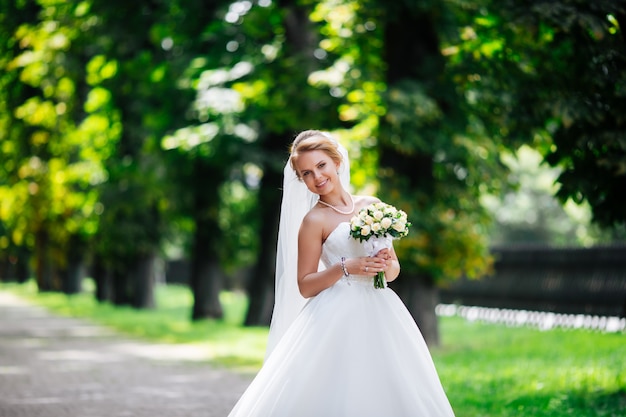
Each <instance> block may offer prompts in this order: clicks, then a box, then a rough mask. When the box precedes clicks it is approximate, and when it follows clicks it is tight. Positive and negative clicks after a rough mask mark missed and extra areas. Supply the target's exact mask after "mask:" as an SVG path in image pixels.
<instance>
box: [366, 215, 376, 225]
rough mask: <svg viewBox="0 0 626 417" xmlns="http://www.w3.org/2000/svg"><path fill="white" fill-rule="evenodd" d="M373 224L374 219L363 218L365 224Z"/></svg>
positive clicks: (369, 217)
mask: <svg viewBox="0 0 626 417" xmlns="http://www.w3.org/2000/svg"><path fill="white" fill-rule="evenodd" d="M372 223H374V219H373V218H372V216H365V224H372Z"/></svg>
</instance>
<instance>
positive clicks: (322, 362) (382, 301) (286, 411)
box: [230, 222, 454, 417]
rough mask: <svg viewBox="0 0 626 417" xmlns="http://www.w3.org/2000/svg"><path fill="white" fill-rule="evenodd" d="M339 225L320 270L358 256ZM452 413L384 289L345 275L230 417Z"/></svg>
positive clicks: (415, 336) (420, 346)
mask: <svg viewBox="0 0 626 417" xmlns="http://www.w3.org/2000/svg"><path fill="white" fill-rule="evenodd" d="M349 228H350V226H349V223H345V222H344V223H340V224H339V225H338V226H337V228H336V229H335V230H334V231H333V232H332V233H331V234H330V235H329V236H328V239H327V240H326V242H325V243H324V246H323V249H322V262H323V264H324V265H326V266H330V265H333V264H335V263H337V262H339V261H340V258H341V256H345V257H347V258H351V257H359V256H366V254H365V250H364V248H363V245H362V244H361V243H359V242H358V241H357V240H355V239H353V238H351V237H350V236H349ZM453 415H454V413H453V411H452V408H451V406H450V403H449V402H448V399H447V397H446V394H445V392H444V390H443V388H442V386H441V383H440V381H439V377H438V375H437V371H436V369H435V367H434V365H433V361H432V359H431V356H430V353H429V351H428V348H427V346H426V344H425V342H424V339H423V337H422V335H421V333H420V331H419V330H418V328H417V326H416V324H415V322H414V320H413V318H412V317H411V315H410V313H409V312H408V310H407V309H406V307H405V306H404V304H403V302H402V301H401V300H400V298H399V297H398V296H397V294H396V293H395V292H394V291H393V290H391V289H390V288H385V289H375V288H374V284H373V279H372V277H364V276H349V277H343V278H341V279H340V280H339V281H338V282H337V283H336V284H335V285H333V286H332V287H330V288H328V289H326V290H324V291H322V292H321V293H319V294H318V295H317V296H315V297H312V298H311V299H309V301H308V302H307V304H306V305H305V307H304V308H303V310H302V311H301V312H300V314H299V315H298V317H297V318H296V320H295V321H294V322H293V323H292V325H291V326H290V327H289V329H288V330H287V332H286V333H285V334H284V336H283V337H282V338H281V339H280V341H279V342H278V344H277V345H276V347H275V348H274V350H273V351H272V353H271V354H270V355H269V357H268V358H267V360H266V361H265V363H264V365H263V367H262V368H261V370H260V371H259V373H258V374H257V376H256V377H255V379H254V380H253V381H252V383H251V384H250V386H249V387H248V389H247V390H246V392H245V393H244V394H243V396H242V397H241V398H240V399H239V401H238V402H237V404H236V405H235V407H234V409H233V410H232V411H231V413H230V417H237V416H240V417H244V416H245V417H252V416H259V417H403V416H412V417H413V416H414V417H435V416H436V417H441V416H453Z"/></svg>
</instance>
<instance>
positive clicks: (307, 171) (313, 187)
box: [295, 150, 340, 195]
mask: <svg viewBox="0 0 626 417" xmlns="http://www.w3.org/2000/svg"><path fill="white" fill-rule="evenodd" d="M295 166H296V169H297V171H298V174H299V176H300V178H301V179H302V181H304V183H305V184H306V186H307V188H308V189H309V190H310V191H311V192H312V193H315V194H319V195H324V194H328V193H329V192H330V191H332V190H333V189H335V187H337V186H340V185H339V184H340V183H339V176H338V175H337V170H338V169H339V165H338V164H336V163H335V161H333V160H332V159H331V158H330V156H328V154H326V152H324V151H319V150H316V151H308V152H304V153H302V154H300V155H299V156H298V159H297V160H296V163H295Z"/></svg>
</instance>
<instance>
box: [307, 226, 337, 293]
mask: <svg viewBox="0 0 626 417" xmlns="http://www.w3.org/2000/svg"><path fill="white" fill-rule="evenodd" d="M323 230H324V227H323V222H322V219H320V218H316V217H315V216H308V215H307V216H305V218H304V220H303V221H302V225H301V226H300V232H299V234H298V287H299V288H300V294H302V296H303V297H305V298H309V297H313V296H315V295H317V294H319V293H320V292H322V291H324V290H325V289H326V288H329V287H331V286H332V285H333V284H334V283H336V282H337V281H339V279H340V278H341V277H342V275H343V271H342V269H341V264H336V265H333V266H331V267H330V268H327V269H325V270H323V271H320V272H318V267H319V262H320V257H321V256H322V244H323Z"/></svg>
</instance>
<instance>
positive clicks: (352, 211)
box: [317, 195, 354, 215]
mask: <svg viewBox="0 0 626 417" xmlns="http://www.w3.org/2000/svg"><path fill="white" fill-rule="evenodd" d="M350 201H352V209H350V211H343V210H339V209H338V208H337V207H335V206H333V205H330V204H328V203H327V202H325V201H322V199H319V200H317V202H318V203H322V204H323V205H325V206H326V207H330V208H331V209H333V210H335V211H336V212H337V213H339V214H345V215H348V214H352V213H354V199H353V198H352V195H350Z"/></svg>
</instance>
